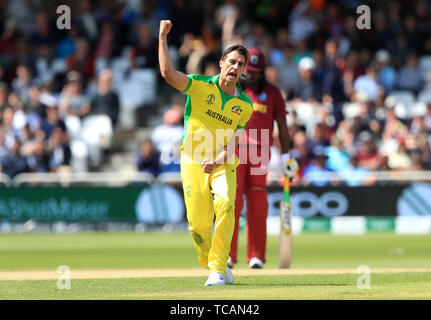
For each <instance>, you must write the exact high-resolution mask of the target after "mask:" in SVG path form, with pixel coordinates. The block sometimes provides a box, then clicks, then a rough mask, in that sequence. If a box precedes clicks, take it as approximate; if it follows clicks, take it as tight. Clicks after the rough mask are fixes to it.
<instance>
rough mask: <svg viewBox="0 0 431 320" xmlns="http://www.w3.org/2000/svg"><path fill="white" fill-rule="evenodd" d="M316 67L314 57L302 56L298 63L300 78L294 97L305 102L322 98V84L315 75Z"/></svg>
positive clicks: (294, 90) (293, 92)
mask: <svg viewBox="0 0 431 320" xmlns="http://www.w3.org/2000/svg"><path fill="white" fill-rule="evenodd" d="M314 67H315V63H314V60H313V59H312V58H308V57H305V58H302V59H301V61H300V62H299V65H298V70H299V76H300V80H299V82H298V84H297V85H296V87H295V88H294V89H293V91H292V97H291V98H292V99H294V100H298V101H303V102H318V101H320V100H321V97H322V95H321V84H320V83H319V82H318V80H317V79H316V78H315V77H313V70H314Z"/></svg>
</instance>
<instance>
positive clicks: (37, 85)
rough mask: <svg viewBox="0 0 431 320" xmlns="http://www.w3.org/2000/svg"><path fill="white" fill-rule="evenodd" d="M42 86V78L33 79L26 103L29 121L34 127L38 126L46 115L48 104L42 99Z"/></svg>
mask: <svg viewBox="0 0 431 320" xmlns="http://www.w3.org/2000/svg"><path fill="white" fill-rule="evenodd" d="M41 88H42V82H41V81H40V80H35V81H33V82H32V85H31V87H30V91H29V99H28V101H27V102H26V103H25V108H26V110H27V112H28V122H29V123H30V124H31V126H32V127H33V128H37V127H38V126H39V125H40V123H39V122H40V120H41V119H42V118H45V116H46V110H45V109H46V105H45V104H44V103H42V102H41V100H40V97H41Z"/></svg>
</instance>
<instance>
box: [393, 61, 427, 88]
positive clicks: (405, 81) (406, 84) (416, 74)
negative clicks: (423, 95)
mask: <svg viewBox="0 0 431 320" xmlns="http://www.w3.org/2000/svg"><path fill="white" fill-rule="evenodd" d="M422 86H423V73H422V70H421V69H420V68H419V65H418V57H417V55H416V54H415V53H410V54H409V55H408V57H407V62H406V64H405V65H404V66H403V67H402V68H401V69H400V71H399V73H398V81H397V89H399V90H408V91H412V92H414V94H417V93H418V92H419V91H420V90H421V89H422Z"/></svg>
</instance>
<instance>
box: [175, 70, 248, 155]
mask: <svg viewBox="0 0 431 320" xmlns="http://www.w3.org/2000/svg"><path fill="white" fill-rule="evenodd" d="M188 77H189V79H190V81H189V85H188V86H187V88H186V89H185V90H184V91H183V93H186V94H187V102H186V106H185V111H184V134H183V139H182V141H181V151H182V153H183V155H186V156H188V157H189V158H191V159H192V160H193V161H195V162H198V163H200V162H202V160H203V159H204V158H209V159H213V160H214V159H215V158H216V157H217V154H219V153H220V152H221V151H222V150H223V148H224V147H225V146H226V145H227V143H228V141H229V140H230V139H231V138H232V136H233V134H234V132H235V130H236V129H243V128H245V126H246V124H247V122H248V120H249V119H250V117H251V115H252V113H253V104H252V102H251V100H250V98H249V97H248V96H247V95H246V94H245V93H244V92H243V91H242V88H241V86H240V85H239V84H237V88H238V90H239V96H228V95H226V94H225V93H223V92H222V91H221V90H220V88H219V85H218V81H219V78H220V75H216V76H202V75H196V74H191V75H188Z"/></svg>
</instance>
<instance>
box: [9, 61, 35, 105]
mask: <svg viewBox="0 0 431 320" xmlns="http://www.w3.org/2000/svg"><path fill="white" fill-rule="evenodd" d="M16 75H17V77H16V78H15V79H14V80H13V81H12V87H11V89H12V91H13V92H14V93H16V94H17V95H18V97H19V98H20V99H22V100H23V101H27V100H28V98H29V95H30V93H29V92H30V88H31V83H32V73H31V70H30V67H29V66H28V65H25V64H21V65H19V66H18V67H17V68H16Z"/></svg>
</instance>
